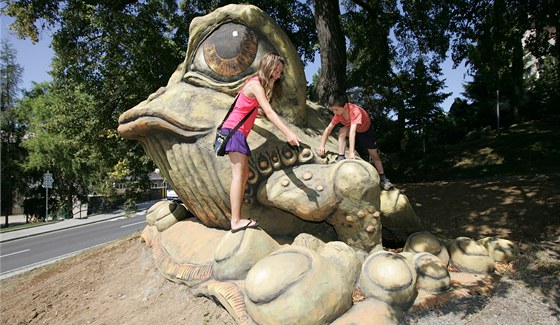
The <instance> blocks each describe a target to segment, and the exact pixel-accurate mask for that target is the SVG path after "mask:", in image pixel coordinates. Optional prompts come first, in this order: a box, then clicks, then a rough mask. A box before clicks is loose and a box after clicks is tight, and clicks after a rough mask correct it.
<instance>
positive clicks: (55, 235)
mask: <svg viewBox="0 0 560 325" xmlns="http://www.w3.org/2000/svg"><path fill="white" fill-rule="evenodd" d="M145 226H146V214H145V213H138V214H136V215H134V216H132V217H130V218H127V219H125V218H122V217H121V218H116V219H111V220H106V221H103V222H97V223H92V224H87V225H84V226H80V227H74V228H68V229H61V230H58V231H54V232H50V233H45V234H39V235H35V236H31V237H26V238H21V239H16V240H13V241H8V242H4V243H2V244H0V279H1V278H5V277H7V276H11V275H15V274H18V273H21V272H25V271H28V270H30V269H33V268H36V267H38V266H41V265H45V264H49V263H53V262H56V261H58V260H61V259H63V258H67V257H70V256H73V255H76V254H78V253H80V252H82V251H84V250H87V249H90V248H93V247H96V246H100V245H103V244H106V243H108V242H110V241H113V240H115V239H119V238H121V237H124V236H127V235H129V234H132V233H134V232H136V231H140V230H142V229H144V227H145Z"/></svg>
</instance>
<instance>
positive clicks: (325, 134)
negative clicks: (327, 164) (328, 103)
mask: <svg viewBox="0 0 560 325" xmlns="http://www.w3.org/2000/svg"><path fill="white" fill-rule="evenodd" d="M333 129H334V125H333V124H332V122H331V123H329V125H328V126H327V128H326V129H325V131H324V132H323V136H322V137H321V144H320V145H319V148H317V154H318V155H319V156H323V155H324V154H325V144H326V143H327V139H328V138H329V135H330V134H331V132H332V130H333Z"/></svg>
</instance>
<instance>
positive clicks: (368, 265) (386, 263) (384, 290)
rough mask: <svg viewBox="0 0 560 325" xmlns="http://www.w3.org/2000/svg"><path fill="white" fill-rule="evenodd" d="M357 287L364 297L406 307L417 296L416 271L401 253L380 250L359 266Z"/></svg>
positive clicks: (407, 307)
mask: <svg viewBox="0 0 560 325" xmlns="http://www.w3.org/2000/svg"><path fill="white" fill-rule="evenodd" d="M358 287H359V288H360V291H361V292H362V294H364V295H365V296H366V297H370V298H376V299H379V300H382V301H385V302H386V303H388V304H390V305H393V306H398V307H400V308H401V309H402V310H408V309H409V308H410V306H412V304H413V303H414V299H416V296H417V295H418V291H417V290H416V272H415V270H414V269H412V268H411V267H410V264H409V262H408V261H407V260H406V258H405V257H404V256H402V255H399V254H396V253H392V252H387V251H380V252H377V253H374V254H371V255H370V256H369V257H368V258H367V259H366V261H365V262H364V264H363V265H362V273H361V274H360V279H359V280H358Z"/></svg>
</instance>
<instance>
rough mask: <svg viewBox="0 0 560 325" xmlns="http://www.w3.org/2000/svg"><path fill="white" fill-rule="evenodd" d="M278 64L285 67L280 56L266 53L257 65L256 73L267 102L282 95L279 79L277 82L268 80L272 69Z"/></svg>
mask: <svg viewBox="0 0 560 325" xmlns="http://www.w3.org/2000/svg"><path fill="white" fill-rule="evenodd" d="M279 63H282V65H284V66H285V65H286V63H285V60H284V58H283V57H281V56H280V55H278V54H276V53H272V52H271V53H267V54H265V55H264V56H263V57H262V59H261V62H260V63H259V70H258V71H257V73H256V75H257V76H258V77H259V81H260V83H261V85H262V86H263V88H264V91H265V93H266V97H267V98H268V100H269V101H270V100H272V98H275V97H279V96H281V95H282V83H281V82H280V79H278V80H277V82H273V81H271V80H270V78H271V77H272V73H273V72H274V69H276V66H277V65H278V64H279Z"/></svg>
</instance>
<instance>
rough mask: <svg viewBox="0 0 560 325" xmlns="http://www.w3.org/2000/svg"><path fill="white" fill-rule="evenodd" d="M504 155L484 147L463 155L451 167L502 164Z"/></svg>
mask: <svg viewBox="0 0 560 325" xmlns="http://www.w3.org/2000/svg"><path fill="white" fill-rule="evenodd" d="M503 163H504V157H502V156H500V155H498V154H497V153H495V152H494V149H492V148H489V147H485V148H482V149H479V150H478V151H477V152H476V153H474V154H473V155H470V156H463V157H462V158H461V160H459V161H457V162H456V163H455V164H454V165H453V167H457V168H471V167H480V166H492V165H502V164H503Z"/></svg>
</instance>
